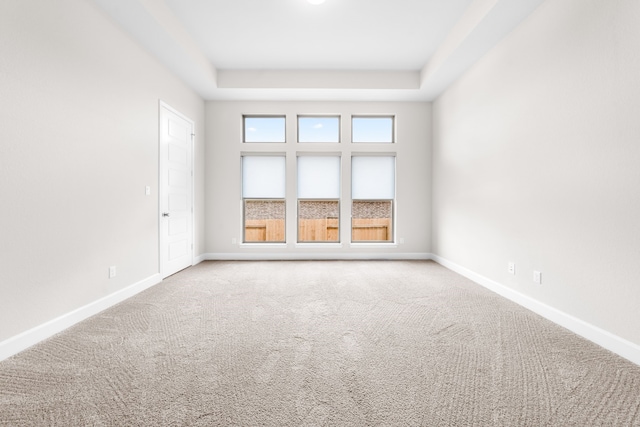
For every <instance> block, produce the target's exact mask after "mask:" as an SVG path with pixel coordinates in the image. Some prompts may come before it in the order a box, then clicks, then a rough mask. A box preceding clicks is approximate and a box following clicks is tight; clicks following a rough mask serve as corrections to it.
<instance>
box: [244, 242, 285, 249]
mask: <svg viewBox="0 0 640 427" xmlns="http://www.w3.org/2000/svg"><path fill="white" fill-rule="evenodd" d="M238 246H239V247H241V248H260V249H283V248H286V247H287V246H288V245H287V244H286V243H240V244H238Z"/></svg>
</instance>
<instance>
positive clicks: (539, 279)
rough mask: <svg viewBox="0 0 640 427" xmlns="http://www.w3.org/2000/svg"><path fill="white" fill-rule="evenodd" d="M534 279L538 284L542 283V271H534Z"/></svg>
mask: <svg viewBox="0 0 640 427" xmlns="http://www.w3.org/2000/svg"><path fill="white" fill-rule="evenodd" d="M533 281H534V282H536V283H537V284H538V285H541V284H542V273H540V272H539V271H534V272H533Z"/></svg>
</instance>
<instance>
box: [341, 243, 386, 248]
mask: <svg viewBox="0 0 640 427" xmlns="http://www.w3.org/2000/svg"><path fill="white" fill-rule="evenodd" d="M349 247H352V248H397V247H398V244H397V243H386V242H381V243H350V244H349Z"/></svg>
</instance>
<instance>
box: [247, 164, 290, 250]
mask: <svg viewBox="0 0 640 427" xmlns="http://www.w3.org/2000/svg"><path fill="white" fill-rule="evenodd" d="M242 204H243V219H244V223H243V229H244V236H243V242H245V243H257V242H270V243H282V242H284V241H285V156H267V155H264V156H251V155H245V156H243V157H242Z"/></svg>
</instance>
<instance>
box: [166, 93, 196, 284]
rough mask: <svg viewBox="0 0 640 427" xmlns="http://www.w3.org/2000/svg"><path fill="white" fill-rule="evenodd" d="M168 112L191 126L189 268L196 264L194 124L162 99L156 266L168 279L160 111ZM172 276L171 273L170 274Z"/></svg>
mask: <svg viewBox="0 0 640 427" xmlns="http://www.w3.org/2000/svg"><path fill="white" fill-rule="evenodd" d="M163 108H164V109H165V110H167V111H169V112H170V113H172V114H175V115H176V116H178V117H180V118H181V119H183V120H184V121H186V122H188V123H189V124H190V125H191V134H192V135H194V136H193V137H192V138H191V181H190V185H191V266H194V265H195V264H197V263H196V262H195V248H194V245H195V242H196V208H195V204H196V193H195V187H196V184H195V170H196V163H195V157H196V140H195V135H196V123H195V122H194V121H193V120H191V119H190V118H189V117H187V116H185V115H184V114H182V113H181V112H180V111H178V110H176V109H175V108H173V107H172V106H170V105H169V104H167V103H166V102H165V101H163V100H162V99H158V265H159V268H160V274H161V275H162V276H163V277H168V276H170V274H166V271H165V270H166V266H165V265H164V264H165V263H164V262H163V259H162V246H163V245H164V244H165V242H164V235H163V234H162V217H161V216H162V196H163V194H164V187H165V184H164V182H165V181H164V179H163V177H162V172H163V166H164V159H163V158H162V149H161V146H162V125H163V123H162V109H163ZM172 274H173V273H172Z"/></svg>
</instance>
